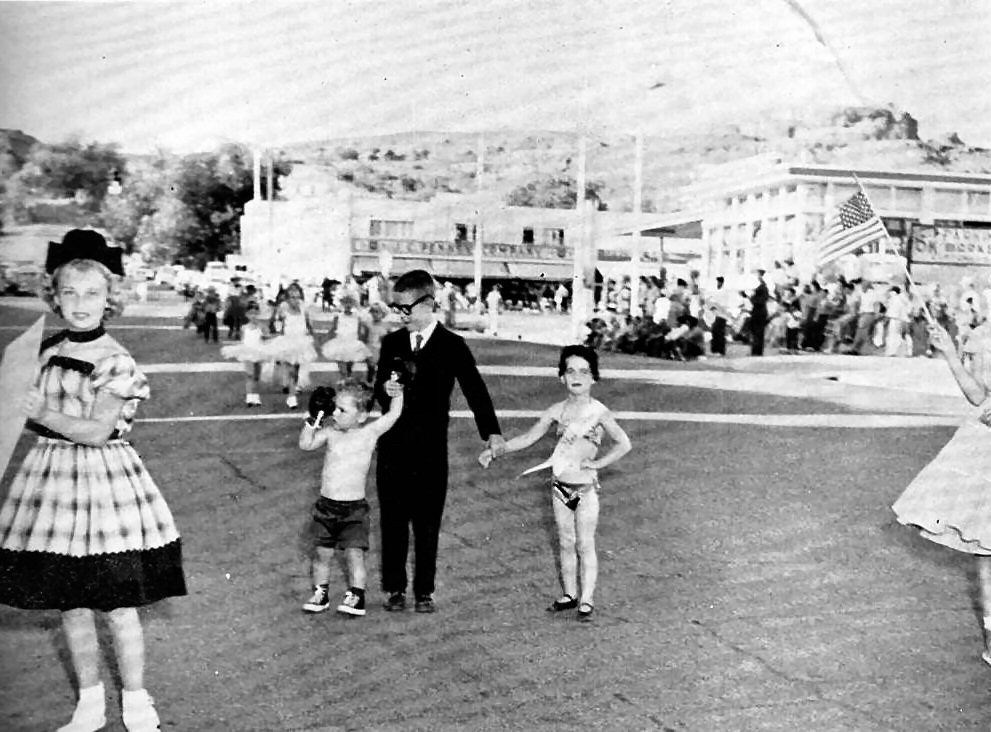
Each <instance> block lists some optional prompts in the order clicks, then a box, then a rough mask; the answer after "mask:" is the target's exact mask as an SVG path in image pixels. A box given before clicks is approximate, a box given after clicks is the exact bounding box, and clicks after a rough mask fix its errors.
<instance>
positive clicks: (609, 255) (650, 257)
mask: <svg viewBox="0 0 991 732" xmlns="http://www.w3.org/2000/svg"><path fill="white" fill-rule="evenodd" d="M632 258H633V253H632V252H629V251H627V250H625V249H600V250H599V261H600V262H629V261H630V260H631V259H632ZM640 261H641V262H646V263H647V264H660V261H661V258H660V256H658V254H657V252H640Z"/></svg>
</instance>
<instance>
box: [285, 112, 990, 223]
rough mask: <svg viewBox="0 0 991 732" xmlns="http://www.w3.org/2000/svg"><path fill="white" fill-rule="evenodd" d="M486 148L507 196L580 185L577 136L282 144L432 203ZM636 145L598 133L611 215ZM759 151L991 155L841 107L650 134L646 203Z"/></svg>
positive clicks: (974, 167)
mask: <svg viewBox="0 0 991 732" xmlns="http://www.w3.org/2000/svg"><path fill="white" fill-rule="evenodd" d="M480 140H482V141H483V142H484V145H485V150H484V159H485V177H484V186H485V187H486V188H487V189H489V190H494V191H496V192H497V193H499V194H500V196H502V197H506V196H508V195H509V193H510V192H511V191H513V190H514V189H517V188H519V187H520V186H525V185H527V184H528V183H532V182H534V181H543V182H545V183H546V184H547V186H545V187H551V188H553V186H554V185H555V184H557V185H558V186H559V187H560V186H565V185H573V184H571V183H570V181H572V180H573V178H574V176H575V164H576V162H577V157H578V137H577V135H576V134H575V133H564V132H548V131H525V132H514V131H490V132H485V133H483V134H482V135H479V134H475V133H447V132H410V133H404V134H395V135H384V136H376V137H361V138H341V139H332V140H324V141H317V142H312V143H306V144H301V145H294V146H289V147H286V148H284V150H283V153H284V154H285V155H286V156H287V157H288V158H290V159H292V160H296V161H299V162H305V163H309V164H314V165H321V166H324V167H326V168H328V169H329V170H331V171H333V172H334V173H335V174H336V176H337V178H338V180H339V181H340V182H341V185H342V186H353V187H355V188H357V189H359V190H366V191H373V192H377V193H383V194H386V195H391V196H394V197H400V198H413V199H421V200H422V199H426V198H429V197H431V196H432V195H434V194H435V193H436V192H440V191H454V192H467V191H473V190H475V189H476V185H477V184H476V180H475V177H476V170H477V159H476V151H477V149H478V146H479V143H480ZM634 154H635V153H634V140H633V138H632V137H631V136H625V137H608V136H601V135H600V136H590V137H589V138H588V143H587V167H586V171H587V179H588V182H589V185H590V186H591V187H593V188H595V189H596V192H597V193H598V195H599V196H600V198H601V200H602V201H603V202H604V203H605V204H606V205H607V206H608V207H609V208H610V209H612V210H629V209H631V207H632V202H633V176H634V171H633V168H634ZM754 155H761V156H764V157H778V158H780V159H781V160H783V161H802V162H805V163H818V164H838V165H850V166H858V167H870V166H877V167H885V168H902V169H913V170H919V169H933V170H952V171H957V172H973V173H979V172H980V173H987V172H991V151H988V150H983V149H980V148H973V147H971V146H968V145H967V144H966V143H965V142H964V141H962V140H960V139H959V138H957V137H956V136H955V135H954V136H950V137H949V138H948V139H945V140H923V139H920V138H919V130H918V125H917V123H916V122H915V120H914V119H913V118H912V117H911V115H909V114H908V113H905V112H900V111H898V110H894V109H890V108H889V109H873V108H865V109H842V110H837V111H835V112H832V113H830V114H827V115H824V116H822V117H821V118H819V119H809V120H804V121H795V120H765V121H764V122H763V123H761V125H760V126H759V127H758V128H756V129H741V128H739V127H729V128H725V129H721V130H713V131H709V132H700V133H698V134H690V135H673V136H665V137H646V138H645V139H644V151H643V181H644V190H643V198H644V207H645V209H647V210H670V209H672V208H677V207H679V206H680V204H681V194H680V189H681V188H682V187H683V186H684V185H685V184H688V183H690V182H692V180H694V179H695V178H696V176H697V175H698V174H699V172H700V171H702V170H704V169H705V168H707V167H709V166H711V165H715V164H719V163H724V162H728V161H731V160H736V159H740V158H747V157H751V156H754Z"/></svg>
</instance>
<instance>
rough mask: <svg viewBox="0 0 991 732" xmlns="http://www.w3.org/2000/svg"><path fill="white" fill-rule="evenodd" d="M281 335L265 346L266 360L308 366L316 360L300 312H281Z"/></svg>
mask: <svg viewBox="0 0 991 732" xmlns="http://www.w3.org/2000/svg"><path fill="white" fill-rule="evenodd" d="M283 313H284V315H283V319H282V321H283V329H282V335H278V336H276V337H275V338H272V339H271V340H270V341H269V342H268V343H267V344H266V349H265V350H266V351H268V354H269V355H268V358H269V359H270V360H275V361H282V362H284V363H289V364H308V363H313V362H314V361H316V360H317V351H316V349H315V348H314V347H313V339H312V338H311V337H310V334H309V333H308V332H307V330H306V315H305V314H304V313H302V312H300V313H294V312H291V311H290V310H284V311H283Z"/></svg>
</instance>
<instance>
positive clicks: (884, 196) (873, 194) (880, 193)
mask: <svg viewBox="0 0 991 732" xmlns="http://www.w3.org/2000/svg"><path fill="white" fill-rule="evenodd" d="M864 190H865V191H866V192H867V198H868V200H870V202H871V205H872V206H873V207H874V208H875V209H878V208H889V207H890V206H891V187H890V186H864Z"/></svg>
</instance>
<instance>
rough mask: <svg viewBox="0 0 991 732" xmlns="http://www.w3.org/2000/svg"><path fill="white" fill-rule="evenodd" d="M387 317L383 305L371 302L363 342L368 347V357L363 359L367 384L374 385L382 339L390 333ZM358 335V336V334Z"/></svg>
mask: <svg viewBox="0 0 991 732" xmlns="http://www.w3.org/2000/svg"><path fill="white" fill-rule="evenodd" d="M386 315H387V313H386V309H385V305H383V304H382V303H380V302H373V303H372V304H371V305H370V306H369V307H368V317H369V320H368V321H367V322H365V323H364V326H365V327H364V329H363V330H364V334H363V335H364V341H365V345H367V346H368V357H367V358H366V359H365V369H366V370H367V374H368V376H367V377H366V378H367V381H368V383H369V384H374V383H375V372H376V371H377V370H378V364H379V359H380V355H381V353H382V339H383V338H385V336H386V335H388V333H389V332H390V331H391V328H390V326H389V323H387V322H386V321H385V316H386ZM359 335H360V334H359Z"/></svg>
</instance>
